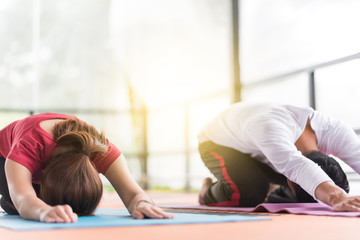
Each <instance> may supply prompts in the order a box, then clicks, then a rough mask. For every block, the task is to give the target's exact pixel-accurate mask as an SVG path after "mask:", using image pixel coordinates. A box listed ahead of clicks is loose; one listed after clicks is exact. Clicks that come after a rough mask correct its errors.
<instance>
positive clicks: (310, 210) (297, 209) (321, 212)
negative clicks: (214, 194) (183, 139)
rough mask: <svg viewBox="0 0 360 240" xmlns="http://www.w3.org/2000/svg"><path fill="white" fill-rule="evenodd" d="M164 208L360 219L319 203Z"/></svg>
mask: <svg viewBox="0 0 360 240" xmlns="http://www.w3.org/2000/svg"><path fill="white" fill-rule="evenodd" d="M159 206H160V207H162V208H173V209H196V210H209V211H211V210H212V211H236V212H268V213H292V214H304V215H317V216H337V217H360V212H334V211H333V210H332V208H331V207H329V206H325V205H322V204H319V203H263V204H259V205H258V206H256V207H253V208H241V207H217V206H206V205H200V204H196V203H195V204H192V203H175V204H161V205H159Z"/></svg>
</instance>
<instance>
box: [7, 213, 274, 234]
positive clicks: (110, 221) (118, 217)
mask: <svg viewBox="0 0 360 240" xmlns="http://www.w3.org/2000/svg"><path fill="white" fill-rule="evenodd" d="M0 215H1V214H0ZM173 215H174V218H173V219H133V218H132V217H131V216H130V215H129V213H128V212H127V211H126V210H124V209H121V210H119V209H116V210H115V209H98V210H96V212H95V216H89V217H79V218H78V221H77V222H75V223H41V222H38V221H32V220H25V219H22V218H20V217H19V216H11V215H7V214H3V215H1V216H0V227H3V228H8V229H12V230H18V231H24V230H25V231H26V230H27V231H29V230H50V229H70V228H96V227H121V226H146V225H171V224H194V223H220V222H242V221H260V220H269V218H265V217H259V216H249V215H246V216H241V215H206V214H189V213H174V214H173Z"/></svg>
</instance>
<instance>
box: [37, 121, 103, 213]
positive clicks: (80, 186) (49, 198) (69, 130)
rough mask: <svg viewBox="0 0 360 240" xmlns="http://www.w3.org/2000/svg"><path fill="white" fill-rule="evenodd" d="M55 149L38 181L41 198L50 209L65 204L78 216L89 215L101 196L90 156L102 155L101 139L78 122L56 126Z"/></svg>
mask: <svg viewBox="0 0 360 240" xmlns="http://www.w3.org/2000/svg"><path fill="white" fill-rule="evenodd" d="M53 134H54V138H55V141H56V143H57V144H58V146H57V147H56V149H55V150H54V152H53V155H52V157H51V159H50V160H49V162H48V164H47V166H46V167H45V169H44V171H43V173H42V178H41V189H40V197H41V198H42V199H43V200H44V201H45V202H46V203H47V204H49V205H52V206H54V205H59V204H68V205H70V206H71V207H72V209H73V211H74V212H75V213H77V214H78V215H80V216H81V215H91V214H92V213H93V211H94V210H95V209H96V207H97V205H98V204H99V202H100V199H101V196H102V190H103V186H102V183H101V180H100V177H99V173H98V172H97V170H96V168H95V166H94V165H93V163H92V162H91V161H90V158H89V155H90V154H94V153H101V154H104V153H106V151H107V143H106V139H105V137H104V135H103V134H102V133H99V132H98V131H97V130H96V129H95V128H94V127H93V126H91V125H89V124H87V123H85V122H82V121H80V120H78V119H68V120H65V121H61V122H60V123H58V124H56V125H55V127H54V130H53Z"/></svg>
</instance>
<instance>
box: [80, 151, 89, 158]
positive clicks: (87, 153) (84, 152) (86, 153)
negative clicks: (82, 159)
mask: <svg viewBox="0 0 360 240" xmlns="http://www.w3.org/2000/svg"><path fill="white" fill-rule="evenodd" d="M81 152H82V153H83V154H85V155H86V156H88V157H90V155H91V154H90V153H89V152H88V151H85V150H81Z"/></svg>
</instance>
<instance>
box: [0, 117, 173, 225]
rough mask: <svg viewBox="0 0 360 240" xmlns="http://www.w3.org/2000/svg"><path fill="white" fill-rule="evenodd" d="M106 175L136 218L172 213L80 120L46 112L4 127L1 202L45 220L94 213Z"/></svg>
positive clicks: (0, 134)
mask: <svg viewBox="0 0 360 240" xmlns="http://www.w3.org/2000/svg"><path fill="white" fill-rule="evenodd" d="M99 173H102V174H104V175H105V177H106V178H107V179H108V180H109V181H110V183H111V184H112V186H113V187H114V188H115V190H116V191H117V193H118V194H119V196H120V198H121V199H122V201H123V202H124V204H125V206H126V207H127V209H128V210H129V212H130V213H131V215H132V216H133V217H134V218H144V217H150V218H171V217H172V216H171V215H168V214H167V213H165V212H164V211H163V210H161V209H160V208H158V207H156V206H154V204H153V202H152V201H151V199H150V198H149V196H148V195H147V194H146V193H145V192H144V191H143V190H142V189H141V188H140V187H139V186H138V185H137V183H136V182H135V181H134V180H133V178H132V177H131V175H130V173H129V171H128V168H127V165H126V160H125V157H124V155H123V154H122V153H121V152H120V151H119V150H118V148H116V147H115V145H113V144H112V143H111V142H109V141H108V140H107V139H106V138H105V136H104V134H103V133H99V132H98V131H97V130H96V129H95V128H94V127H93V126H91V125H89V124H87V123H85V122H83V121H80V120H79V119H77V118H75V117H73V116H70V115H64V114H55V113H46V114H38V115H33V116H30V117H27V118H25V119H22V120H19V121H16V122H13V123H11V124H10V125H8V126H7V127H5V128H4V129H2V130H0V194H1V195H2V197H1V207H2V208H3V209H4V210H5V211H6V212H7V213H9V214H20V215H21V217H23V218H25V219H33V220H38V221H42V222H75V221H77V216H78V215H79V216H86V215H91V214H92V213H93V212H94V210H95V209H96V207H97V206H98V204H99V202H100V199H101V196H102V189H103V187H102V183H101V180H100V177H99Z"/></svg>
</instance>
